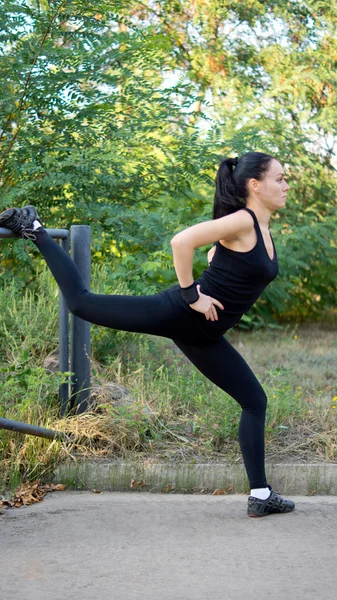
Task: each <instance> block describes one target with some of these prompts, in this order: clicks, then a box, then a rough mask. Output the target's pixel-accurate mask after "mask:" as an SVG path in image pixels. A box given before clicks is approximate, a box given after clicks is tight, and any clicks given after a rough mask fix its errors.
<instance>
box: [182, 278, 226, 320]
mask: <svg viewBox="0 0 337 600" xmlns="http://www.w3.org/2000/svg"><path fill="white" fill-rule="evenodd" d="M197 290H198V294H199V299H198V300H197V301H196V302H193V304H190V307H191V308H193V310H196V311H197V312H200V313H203V314H204V315H205V317H206V319H207V321H209V320H211V321H217V320H218V313H217V311H216V308H215V307H216V306H218V307H219V308H221V309H222V310H225V307H224V306H223V305H222V304H221V302H219V300H216V299H215V298H212V297H211V296H206V294H202V293H201V291H200V285H197Z"/></svg>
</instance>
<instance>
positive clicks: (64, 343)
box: [0, 225, 91, 437]
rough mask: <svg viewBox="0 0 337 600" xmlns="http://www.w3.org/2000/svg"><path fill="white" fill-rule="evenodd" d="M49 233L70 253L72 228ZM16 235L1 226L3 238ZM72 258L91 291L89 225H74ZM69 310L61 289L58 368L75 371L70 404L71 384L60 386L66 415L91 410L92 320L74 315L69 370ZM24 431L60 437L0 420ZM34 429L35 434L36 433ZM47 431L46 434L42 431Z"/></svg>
mask: <svg viewBox="0 0 337 600" xmlns="http://www.w3.org/2000/svg"><path fill="white" fill-rule="evenodd" d="M46 231H47V232H48V234H49V235H50V236H51V237H52V238H55V239H58V240H60V245H61V247H62V248H63V250H64V251H65V252H67V253H69V231H68V230H67V229H46ZM11 237H13V238H16V237H17V236H15V235H14V234H13V233H12V232H11V231H9V229H4V228H0V239H1V238H11ZM70 241H71V257H72V259H73V260H74V262H75V264H76V265H77V268H78V269H79V271H80V274H81V277H82V279H83V282H84V285H85V287H86V289H88V290H90V261H91V251H90V226H88V225H72V226H71V228H70ZM68 316H69V311H68V307H67V304H66V301H65V299H64V296H63V294H62V293H61V291H60V304H59V371H61V372H62V373H64V372H67V371H72V372H73V373H74V375H73V376H72V379H71V382H70V386H71V401H70V403H69V385H68V383H63V384H61V385H60V388H59V402H60V413H61V415H62V416H64V415H65V414H66V413H67V410H69V409H74V410H75V412H76V413H82V412H85V411H86V410H87V409H88V398H89V395H90V323H89V322H88V321H84V320H83V319H80V318H79V317H76V316H74V315H71V336H70V369H69V325H68ZM1 428H2V429H10V430H12V431H22V432H23V433H31V434H32V435H40V436H42V437H51V436H53V435H54V436H58V435H59V434H58V432H53V431H52V430H50V429H48V430H47V429H43V428H41V427H35V426H33V425H26V424H25V423H19V422H17V421H10V420H8V419H0V429H1ZM34 430H35V433H34ZM43 432H44V433H43Z"/></svg>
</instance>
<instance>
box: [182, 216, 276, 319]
mask: <svg viewBox="0 0 337 600" xmlns="http://www.w3.org/2000/svg"><path fill="white" fill-rule="evenodd" d="M243 210H246V211H248V212H249V213H250V214H251V215H252V217H253V219H254V225H255V231H256V235H257V242H256V244H255V246H254V248H253V249H252V250H248V252H238V251H236V250H230V249H229V248H225V247H224V246H223V245H222V244H221V243H220V242H217V243H216V251H215V253H214V256H213V258H212V261H211V264H210V265H209V267H208V268H207V269H206V270H205V271H204V272H203V274H202V275H201V277H199V279H198V280H197V281H196V283H200V291H201V292H203V293H204V294H207V295H209V296H212V297H213V298H216V299H217V300H220V302H221V303H222V304H223V306H224V307H225V310H221V309H220V308H218V309H217V312H218V317H219V320H218V321H207V323H208V324H209V323H211V325H212V326H213V329H214V330H222V331H225V330H226V329H229V327H233V326H234V325H235V324H236V323H238V321H239V320H240V319H241V317H242V315H243V314H244V313H246V312H248V311H249V309H250V308H251V307H252V306H253V304H254V303H255V302H256V300H257V299H258V298H259V296H260V295H261V294H262V292H263V290H264V289H265V288H266V287H267V285H268V284H269V283H271V282H272V281H273V280H274V279H275V277H277V275H278V270H279V269H278V261H277V254H276V248H275V245H274V240H273V238H271V239H272V243H273V249H274V256H273V258H272V259H270V257H269V255H268V252H267V249H266V246H265V243H264V240H263V236H262V233H261V229H260V226H259V222H258V220H257V218H256V215H255V213H254V212H253V211H252V210H251V209H250V208H244V209H243ZM192 310H193V309H192ZM194 312H195V311H194ZM202 316H203V317H204V318H205V316H204V315H202Z"/></svg>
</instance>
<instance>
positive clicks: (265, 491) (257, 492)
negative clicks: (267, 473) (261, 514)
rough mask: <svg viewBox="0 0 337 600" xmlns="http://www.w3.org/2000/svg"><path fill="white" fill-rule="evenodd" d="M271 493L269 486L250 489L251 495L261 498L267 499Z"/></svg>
mask: <svg viewBox="0 0 337 600" xmlns="http://www.w3.org/2000/svg"><path fill="white" fill-rule="evenodd" d="M270 494H271V491H270V489H269V488H255V489H254V490H250V495H251V496H254V498H260V500H267V498H269V496H270Z"/></svg>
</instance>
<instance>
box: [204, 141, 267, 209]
mask: <svg viewBox="0 0 337 600" xmlns="http://www.w3.org/2000/svg"><path fill="white" fill-rule="evenodd" d="M273 158H274V157H273V156H270V155H269V154H264V152H247V153H246V154H243V155H242V156H241V157H240V158H239V157H236V158H225V159H224V160H223V161H222V162H221V164H220V166H219V169H218V172H217V174H216V178H215V186H216V189H215V196H214V207H213V219H219V218H220V217H224V216H225V215H229V214H231V213H234V212H236V211H237V210H240V208H242V207H244V206H246V201H247V196H248V186H247V182H248V181H249V179H258V180H259V181H261V180H262V179H263V176H264V174H265V172H266V171H267V170H268V168H269V165H270V162H271V161H272V160H273Z"/></svg>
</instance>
